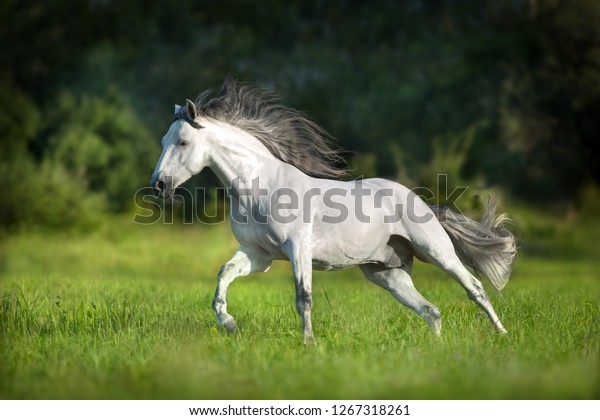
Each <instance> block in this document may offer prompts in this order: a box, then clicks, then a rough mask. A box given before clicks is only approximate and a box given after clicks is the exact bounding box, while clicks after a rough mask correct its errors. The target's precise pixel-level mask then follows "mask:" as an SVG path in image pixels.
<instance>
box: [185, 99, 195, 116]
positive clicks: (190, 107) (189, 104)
mask: <svg viewBox="0 0 600 420" xmlns="http://www.w3.org/2000/svg"><path fill="white" fill-rule="evenodd" d="M185 104H186V110H187V113H188V115H189V117H190V118H191V119H192V120H193V119H195V118H196V117H197V116H198V112H197V111H196V105H194V103H193V102H192V101H190V100H189V99H186V100H185Z"/></svg>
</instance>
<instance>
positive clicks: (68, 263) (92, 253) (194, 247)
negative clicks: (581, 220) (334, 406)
mask: <svg viewBox="0 0 600 420" xmlns="http://www.w3.org/2000/svg"><path fill="white" fill-rule="evenodd" d="M115 223H116V225H115V224H111V225H108V226H106V227H105V228H104V229H101V230H99V231H97V232H95V233H92V234H89V235H73V234H52V235H50V234H47V233H46V234H44V233H37V234H36V233H25V234H21V235H17V236H13V237H9V238H8V239H7V240H6V241H5V242H4V244H3V245H2V248H1V250H2V251H1V252H2V254H1V266H0V269H1V272H0V281H1V283H0V298H1V300H2V302H1V304H2V306H1V314H0V331H1V333H0V346H1V348H0V358H1V360H2V363H1V364H0V397H2V398H184V399H187V398H190V399H196V398H292V399H300V398H395V399H406V398H597V397H598V396H599V389H598V381H599V375H598V372H599V371H600V364H599V362H598V359H599V354H600V351H599V346H600V337H599V327H598V325H599V321H600V309H599V302H600V288H599V284H598V280H597V273H598V270H597V268H598V264H597V263H596V262H594V261H593V260H591V259H585V260H567V259H556V258H554V259H541V258H535V259H534V258H527V257H526V256H523V255H522V256H521V257H520V258H519V260H518V261H517V266H516V269H515V275H514V278H513V279H512V281H511V283H509V285H508V286H507V288H506V289H505V291H503V292H502V294H497V293H494V292H492V290H491V287H489V286H488V290H489V291H490V294H491V296H492V299H493V302H494V305H495V307H496V309H497V311H498V312H499V314H500V316H501V317H502V319H503V321H504V324H505V325H506V326H507V328H508V329H509V334H508V336H506V337H502V336H498V335H496V334H494V333H493V331H492V328H491V325H490V324H489V322H488V321H487V319H486V318H485V317H484V316H483V315H482V314H481V313H480V312H479V310H478V309H477V308H476V306H475V305H474V304H472V303H471V302H470V301H469V300H468V299H467V298H466V295H465V293H464V292H463V291H462V289H461V288H460V287H459V286H458V284H456V283H455V282H453V281H451V280H450V278H449V277H448V276H446V275H445V274H444V273H442V272H441V271H439V270H437V269H435V268H433V267H431V266H427V265H423V264H418V265H417V266H416V267H415V275H414V277H415V281H416V283H417V287H418V288H419V289H420V290H421V291H422V292H423V294H424V295H425V296H426V297H427V298H428V299H430V300H431V301H432V302H434V303H435V304H436V305H437V306H438V307H439V308H440V309H441V311H442V316H443V319H444V334H443V337H442V338H441V339H436V338H435V337H433V336H432V335H431V334H430V332H429V330H428V329H427V327H426V325H425V323H424V322H423V321H421V320H420V319H419V318H418V317H417V316H416V315H415V314H414V313H413V312H412V311H409V310H408V309H406V308H404V307H401V306H400V305H399V304H398V303H397V302H396V301H395V300H394V299H393V298H392V297H391V296H389V295H388V294H387V293H386V292H384V291H383V290H381V289H380V288H378V287H376V286H374V285H372V284H370V283H369V282H367V281H366V280H364V279H363V278H362V275H361V274H360V272H359V271H358V270H349V271H344V272H337V273H315V283H314V286H313V291H314V314H313V323H314V327H315V333H316V336H317V341H318V345H316V346H309V347H306V346H304V345H302V344H301V333H300V323H299V319H298V317H297V315H296V313H295V309H294V292H293V291H294V288H293V283H292V277H291V273H290V270H289V265H288V264H286V263H276V264H274V266H273V268H272V269H271V270H270V271H269V272H268V273H266V274H257V275H253V276H250V277H249V278H246V279H239V280H238V281H236V282H235V283H234V284H233V285H232V287H231V288H230V293H229V296H230V298H229V310H230V312H231V313H232V314H233V315H234V316H235V317H236V318H237V320H238V324H239V327H240V328H239V331H238V333H236V334H235V335H228V334H226V333H224V332H223V331H221V330H220V329H219V328H217V326H216V321H215V317H214V314H213V312H212V310H211V309H210V302H211V300H212V294H213V292H214V285H215V277H216V273H217V271H218V268H219V266H220V265H221V264H222V263H223V262H225V261H226V260H227V259H228V257H229V256H230V255H231V254H232V252H233V251H234V250H235V247H236V244H235V241H234V240H233V239H232V237H231V234H230V233H229V231H228V229H227V227H226V226H225V225H223V226H218V227H216V228H210V229H208V228H203V227H200V226H199V227H194V228H191V229H190V228H181V227H178V226H135V225H131V224H130V223H123V222H115Z"/></svg>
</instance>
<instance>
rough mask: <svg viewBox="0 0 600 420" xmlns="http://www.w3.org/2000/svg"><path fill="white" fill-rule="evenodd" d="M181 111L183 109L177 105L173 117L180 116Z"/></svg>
mask: <svg viewBox="0 0 600 420" xmlns="http://www.w3.org/2000/svg"><path fill="white" fill-rule="evenodd" d="M179 111H181V107H180V106H179V105H177V104H175V110H174V111H173V115H177V114H179Z"/></svg>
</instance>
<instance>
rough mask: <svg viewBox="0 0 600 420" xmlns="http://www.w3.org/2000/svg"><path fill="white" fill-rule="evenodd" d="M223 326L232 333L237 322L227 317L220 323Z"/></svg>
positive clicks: (235, 328)
mask: <svg viewBox="0 0 600 420" xmlns="http://www.w3.org/2000/svg"><path fill="white" fill-rule="evenodd" d="M221 325H222V326H223V328H225V329H226V330H227V332H228V333H230V334H233V333H234V332H235V331H236V330H237V324H236V323H235V320H234V319H233V318H229V319H227V320H225V321H223V323H222V324H221Z"/></svg>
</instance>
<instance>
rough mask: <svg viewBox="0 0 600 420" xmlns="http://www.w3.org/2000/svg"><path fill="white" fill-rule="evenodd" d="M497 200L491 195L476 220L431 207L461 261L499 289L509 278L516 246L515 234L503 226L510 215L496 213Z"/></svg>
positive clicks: (507, 221) (442, 208)
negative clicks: (481, 214)
mask: <svg viewBox="0 0 600 420" xmlns="http://www.w3.org/2000/svg"><path fill="white" fill-rule="evenodd" d="M497 204H498V203H497V199H496V197H494V196H493V197H490V198H489V199H488V200H487V202H486V203H485V208H484V211H483V216H482V217H481V221H479V222H476V221H475V220H472V219H470V218H468V217H466V216H464V215H462V214H457V213H454V212H452V211H450V210H449V209H448V208H445V207H440V206H430V207H431V210H432V211H433V212H434V214H435V216H436V217H437V218H438V220H439V222H440V224H441V225H442V227H443V228H444V229H445V230H446V232H447V233H448V236H450V239H451V240H452V243H453V245H454V249H455V251H456V254H457V255H458V258H460V260H461V262H462V263H463V264H465V265H467V266H469V267H471V268H472V269H473V270H474V271H475V273H476V274H477V275H483V276H485V277H487V278H488V279H489V280H490V281H491V282H492V284H493V285H494V287H495V288H496V289H498V290H502V289H503V288H504V286H506V283H507V282H508V278H509V276H510V269H511V267H510V266H511V263H512V261H513V259H514V257H515V255H516V253H517V247H516V244H515V237H514V236H513V234H512V233H511V232H510V231H509V230H508V229H507V228H506V224H507V223H510V219H509V218H508V216H507V215H506V213H501V214H498V215H497V214H496V206H497Z"/></svg>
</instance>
